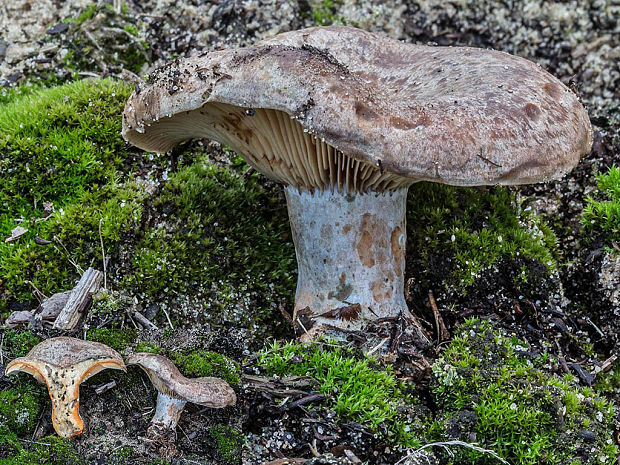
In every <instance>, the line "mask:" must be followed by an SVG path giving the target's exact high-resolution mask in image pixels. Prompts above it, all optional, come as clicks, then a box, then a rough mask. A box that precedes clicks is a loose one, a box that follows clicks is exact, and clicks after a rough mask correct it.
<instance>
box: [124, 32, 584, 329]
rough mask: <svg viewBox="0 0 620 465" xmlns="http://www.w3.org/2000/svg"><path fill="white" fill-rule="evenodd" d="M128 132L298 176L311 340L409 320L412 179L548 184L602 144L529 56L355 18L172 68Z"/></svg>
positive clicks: (298, 311)
mask: <svg viewBox="0 0 620 465" xmlns="http://www.w3.org/2000/svg"><path fill="white" fill-rule="evenodd" d="M123 136H124V137H125V139H127V140H128V141H129V142H131V143H132V144H134V145H136V146H138V147H140V148H143V149H144V150H149V151H155V152H165V151H167V150H170V149H172V148H173V147H174V146H175V145H177V144H179V143H181V142H183V141H186V140H188V139H192V138H211V139H214V140H217V141H219V142H221V143H223V144H226V145H229V146H230V147H232V148H233V149H234V150H235V151H236V152H237V153H239V154H240V155H241V156H243V157H244V159H245V160H246V161H247V162H248V163H249V164H250V165H252V166H253V167H254V168H256V169H257V170H258V171H260V172H261V173H263V174H265V175H266V176H268V177H269V178H271V179H273V180H275V181H278V182H280V183H282V184H284V186H285V192H286V198H287V203H288V208H289V217H290V223H291V229H292V230H293V239H294V242H295V248H296V253H297V261H298V263H299V278H298V285H297V295H296V299H295V312H294V313H295V314H294V318H293V320H294V321H295V323H296V324H298V325H299V326H303V330H304V332H305V334H304V338H305V339H309V338H312V337H314V335H316V334H317V333H320V332H321V331H323V330H324V329H325V328H326V327H327V326H328V325H329V326H336V327H338V328H339V329H360V328H361V327H363V326H364V325H365V324H366V323H368V322H369V321H370V320H375V319H377V318H385V317H395V316H398V315H405V316H406V315H408V313H409V312H408V309H407V305H406V302H405V299H404V297H403V289H404V261H405V260H404V256H405V243H406V237H405V234H406V233H405V205H404V203H405V198H406V191H407V189H408V187H409V186H410V185H411V184H412V183H414V182H418V181H434V182H440V183H444V184H452V185H458V186H480V185H495V184H506V185H512V184H526V183H534V182H541V181H548V180H551V179H556V178H559V177H560V176H562V175H563V174H564V173H566V172H567V171H568V170H570V169H571V168H572V167H573V166H575V165H576V164H577V162H578V161H579V158H580V157H581V156H583V155H585V154H586V153H587V152H588V151H589V150H590V147H591V144H592V130H591V127H590V122H589V118H588V114H587V112H586V111H585V109H584V108H583V106H582V105H581V103H580V102H579V99H578V97H577V96H576V95H575V94H574V93H573V92H571V90H570V89H569V88H568V87H566V86H565V85H564V84H562V82H560V81H559V80H558V79H556V78H554V77H553V76H552V75H550V74H549V73H547V72H546V71H544V70H543V69H542V68H540V67H539V66H537V65H536V64H534V63H532V62H530V61H528V60H526V59H523V58H520V57H516V56H512V55H509V54H507V53H504V52H499V51H495V50H484V49H476V48H470V47H428V46H422V45H413V44H408V43H403V42H399V41H397V40H393V39H390V38H388V37H385V36H382V35H379V34H373V33H370V32H366V31H362V30H359V29H355V28H351V27H340V26H330V27H316V28H310V29H303V30H299V31H293V32H287V33H284V34H279V35H277V36H275V37H273V38H271V39H268V40H265V41H262V42H259V43H257V44H255V45H253V46H250V47H246V48H242V49H237V50H218V51H214V52H209V53H203V54H200V55H198V56H195V57H191V58H187V59H184V60H175V61H173V62H171V63H169V64H167V65H165V66H164V67H162V68H161V69H159V70H157V71H156V72H155V73H153V75H152V76H151V77H150V80H149V84H148V85H147V86H146V87H143V88H139V89H137V90H136V92H134V94H133V95H132V97H131V98H130V99H129V101H128V102H127V105H126V107H125V113H124V115H123ZM352 307H355V308H356V309H358V310H356V311H355V312H350V311H349V312H346V318H344V315H345V312H343V311H341V310H340V309H342V308H352ZM297 329H299V327H298V328H297Z"/></svg>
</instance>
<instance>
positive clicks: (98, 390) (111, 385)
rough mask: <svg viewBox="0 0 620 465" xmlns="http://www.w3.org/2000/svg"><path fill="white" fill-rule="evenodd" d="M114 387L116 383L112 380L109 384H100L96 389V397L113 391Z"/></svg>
mask: <svg viewBox="0 0 620 465" xmlns="http://www.w3.org/2000/svg"><path fill="white" fill-rule="evenodd" d="M115 387H116V381H114V380H112V381H110V382H109V383H105V384H102V385H101V386H98V387H96V388H95V392H96V393H97V395H99V396H100V395H101V394H103V393H104V392H107V391H109V390H110V389H113V388H115Z"/></svg>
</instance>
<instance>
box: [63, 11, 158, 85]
mask: <svg viewBox="0 0 620 465" xmlns="http://www.w3.org/2000/svg"><path fill="white" fill-rule="evenodd" d="M66 22H67V23H68V24H69V25H70V27H69V30H68V31H67V32H66V33H65V36H66V40H64V41H63V46H64V47H65V48H66V49H67V53H66V55H65V57H64V61H65V64H66V66H67V68H69V69H72V70H75V71H103V69H102V68H104V67H105V68H106V69H107V68H111V69H120V68H125V69H128V70H131V71H133V72H134V73H138V72H140V70H141V69H142V67H143V66H144V64H145V63H146V62H147V61H149V60H150V58H149V55H148V53H147V50H148V44H147V43H146V42H145V41H141V40H139V39H138V38H137V36H138V32H139V26H140V25H141V23H140V22H138V16H137V15H135V14H133V13H132V12H130V11H129V9H128V8H127V6H126V5H125V7H124V8H123V7H121V12H120V14H118V13H117V12H116V10H115V8H114V7H113V6H112V5H110V4H107V3H102V2H93V3H92V4H90V5H87V6H86V7H85V8H84V9H83V10H82V12H81V13H80V14H79V15H78V16H77V17H76V18H73V19H69V20H67V21H66Z"/></svg>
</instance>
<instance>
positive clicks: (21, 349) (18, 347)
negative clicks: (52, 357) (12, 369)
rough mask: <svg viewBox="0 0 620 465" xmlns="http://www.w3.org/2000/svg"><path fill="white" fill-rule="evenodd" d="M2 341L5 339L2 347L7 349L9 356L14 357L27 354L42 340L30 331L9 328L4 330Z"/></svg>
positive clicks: (0, 339)
mask: <svg viewBox="0 0 620 465" xmlns="http://www.w3.org/2000/svg"><path fill="white" fill-rule="evenodd" d="M0 341H3V342H2V344H1V345H0V349H4V350H6V352H7V355H8V357H9V358H11V359H13V358H17V357H23V356H24V355H26V354H27V353H28V352H30V350H31V349H32V348H33V347H34V346H36V345H37V344H38V343H39V342H41V339H39V338H38V337H37V336H35V335H34V334H32V333H31V332H30V331H19V330H17V329H9V330H7V331H5V332H4V334H3V337H0Z"/></svg>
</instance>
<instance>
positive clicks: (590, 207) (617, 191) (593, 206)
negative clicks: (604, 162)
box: [583, 166, 620, 245]
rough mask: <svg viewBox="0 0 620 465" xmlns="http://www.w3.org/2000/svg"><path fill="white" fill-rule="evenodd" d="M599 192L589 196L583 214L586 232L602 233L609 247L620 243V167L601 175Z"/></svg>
mask: <svg viewBox="0 0 620 465" xmlns="http://www.w3.org/2000/svg"><path fill="white" fill-rule="evenodd" d="M597 179H598V188H599V192H598V194H597V195H595V196H588V199H587V205H586V207H585V209H584V212H583V225H584V229H585V231H586V232H592V231H594V232H602V233H604V235H605V238H606V241H607V243H608V244H609V245H611V243H613V242H620V167H617V166H613V167H611V168H610V169H609V171H607V172H606V173H599V175H598V177H597Z"/></svg>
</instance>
